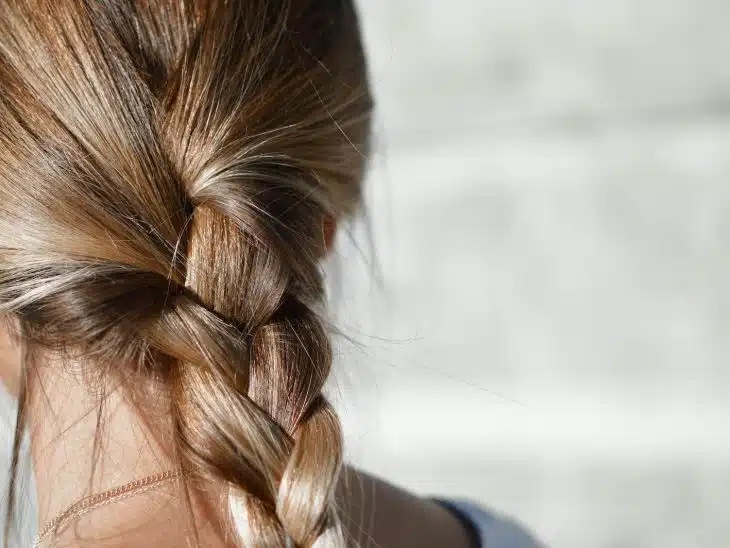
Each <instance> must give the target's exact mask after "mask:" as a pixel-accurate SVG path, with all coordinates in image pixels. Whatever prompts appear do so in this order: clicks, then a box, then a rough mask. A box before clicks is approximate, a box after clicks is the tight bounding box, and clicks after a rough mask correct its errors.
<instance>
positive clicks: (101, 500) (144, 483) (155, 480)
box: [33, 470, 185, 548]
mask: <svg viewBox="0 0 730 548" xmlns="http://www.w3.org/2000/svg"><path fill="white" fill-rule="evenodd" d="M184 475H185V471H184V470H168V471H167V472H161V473H159V474H154V475H152V476H148V477H146V478H142V479H138V480H135V481H132V482H130V483H127V484H126V485H120V486H119V487H114V488H112V489H109V490H108V491H104V492H103V493H99V494H96V495H90V496H88V497H85V498H83V499H81V500H79V501H78V502H75V503H73V504H72V505H71V506H69V507H68V508H66V509H65V510H64V511H63V512H61V513H60V514H58V515H57V516H56V517H55V518H53V519H52V520H51V521H49V522H48V523H46V525H44V526H43V528H42V529H41V530H40V531H39V532H38V535H36V538H35V541H34V542H33V548H39V547H40V545H41V541H42V540H43V539H44V538H45V537H46V536H47V535H48V534H49V533H50V532H51V531H54V532H58V530H59V528H60V527H61V525H63V524H64V523H65V522H67V521H68V520H70V519H73V518H78V517H80V516H83V515H84V514H87V513H88V512H91V511H92V510H94V509H96V508H99V507H100V506H104V505H106V504H110V503H112V502H116V501H119V500H123V499H126V498H129V497H132V496H134V495H139V494H141V493H143V492H146V491H150V490H152V489H155V488H157V487H160V486H162V485H165V484H167V483H170V482H173V481H175V480H176V479H177V478H180V477H182V476H184Z"/></svg>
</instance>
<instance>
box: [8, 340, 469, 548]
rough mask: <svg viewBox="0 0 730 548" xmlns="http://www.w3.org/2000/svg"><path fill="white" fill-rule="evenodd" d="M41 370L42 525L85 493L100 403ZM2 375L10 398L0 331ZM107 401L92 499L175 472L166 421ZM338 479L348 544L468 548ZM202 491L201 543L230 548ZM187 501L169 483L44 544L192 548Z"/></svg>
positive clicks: (418, 514) (399, 498)
mask: <svg viewBox="0 0 730 548" xmlns="http://www.w3.org/2000/svg"><path fill="white" fill-rule="evenodd" d="M40 371H41V373H39V374H38V376H37V377H36V378H34V379H32V382H34V383H38V385H39V386H42V387H43V389H42V390H38V391H37V392H36V395H35V397H34V398H32V400H31V402H30V425H31V445H32V457H33V464H34V471H35V475H36V488H37V500H38V512H39V515H38V519H39V525H40V526H43V524H45V523H46V522H47V521H48V520H50V519H51V518H53V517H54V516H56V515H57V514H58V513H60V512H61V511H62V510H64V509H65V508H66V507H68V506H69V505H70V504H72V503H73V502H75V501H76V500H78V499H79V498H81V497H83V496H85V495H87V494H88V490H87V487H88V481H89V478H90V477H91V473H92V466H91V463H92V447H93V439H94V433H95V431H96V428H97V412H96V409H97V402H98V399H97V396H96V395H93V394H89V391H88V389H87V387H86V386H85V385H84V383H83V381H82V380H81V376H80V375H78V374H75V373H74V372H73V371H68V368H67V367H66V368H64V367H61V364H54V363H47V364H46V367H43V368H41V369H40ZM0 375H1V376H2V379H3V382H4V383H5V385H6V388H7V389H8V390H9V391H11V392H14V391H15V390H17V386H18V378H19V376H20V360H19V358H18V352H17V349H16V348H15V347H14V346H13V344H12V342H11V341H10V339H9V338H8V336H7V333H5V332H4V330H3V331H2V332H0ZM105 402H106V403H105V411H104V424H103V431H104V432H105V436H104V438H103V439H102V440H101V454H102V455H103V458H102V459H101V461H100V462H99V465H98V466H97V469H96V472H95V474H94V482H93V487H92V492H93V493H99V492H102V491H104V490H107V489H109V488H112V487H115V486H118V485H123V484H125V483H128V482H131V481H134V480H136V479H139V478H142V477H145V476H148V475H152V474H155V473H157V472H160V471H164V470H168V469H171V468H174V467H173V465H172V464H171V460H170V459H169V456H168V451H167V450H166V448H165V439H166V434H165V432H166V428H167V426H166V425H165V424H164V423H157V424H155V425H153V427H154V428H155V429H156V432H157V435H156V436H152V435H150V429H149V428H148V426H147V425H145V424H143V423H142V421H141V420H140V418H139V415H138V414H137V412H136V411H135V409H134V408H133V406H132V405H130V403H129V402H127V401H126V400H125V398H124V397H122V395H121V393H120V392H119V391H117V392H112V393H110V394H109V395H108V396H107V397H106V400H105ZM159 416H164V413H160V414H159ZM156 440H160V441H159V442H158V441H156ZM343 477H344V481H343V482H342V489H341V493H340V497H341V499H342V500H344V501H345V507H346V508H347V509H348V510H347V511H348V514H347V515H344V516H343V522H344V524H345V527H346V530H347V533H348V536H349V537H351V538H352V539H354V541H356V542H352V545H353V546H355V545H357V546H362V547H369V546H373V547H374V546H379V547H383V548H388V547H393V548H411V547H412V548H431V547H434V548H435V547H453V548H462V547H463V548H467V546H468V537H467V534H466V532H465V531H464V529H463V527H462V526H461V524H460V523H459V522H458V521H457V520H456V519H455V518H454V517H453V516H452V515H451V514H450V513H449V512H448V511H446V510H444V509H443V508H441V507H440V506H438V505H437V504H435V503H433V502H431V501H429V500H427V499H423V498H420V497H417V496H415V495H413V494H410V493H408V492H406V491H403V490H401V489H398V488H396V487H394V486H392V485H390V484H388V483H387V482H384V481H382V480H379V479H376V478H374V477H371V476H369V475H367V474H365V473H363V472H360V471H357V470H355V469H353V468H346V470H345V473H344V474H343ZM206 489H207V492H208V493H209V494H208V495H206V496H205V497H202V496H200V497H194V500H193V501H192V502H193V516H194V519H195V523H196V525H197V529H198V533H199V541H200V546H205V547H207V548H231V547H233V546H234V545H233V544H232V543H231V542H230V541H228V542H227V541H226V539H225V534H224V532H223V531H224V527H223V525H222V522H221V518H222V515H221V512H220V510H216V509H215V508H218V509H220V508H224V505H223V504H216V502H215V501H216V500H222V499H221V498H216V497H222V490H221V489H220V488H217V487H216V486H211V485H207V486H206ZM210 493H214V494H213V495H210ZM216 493H217V495H216ZM184 501H185V499H184V497H183V495H182V494H181V492H180V490H179V484H176V483H172V484H168V485H167V486H165V487H163V488H161V489H157V490H153V491H149V492H147V493H143V494H140V495H137V496H135V497H132V498H129V499H127V500H124V501H120V502H115V503H113V504H110V505H108V506H105V507H102V508H99V509H97V510H94V511H93V512H91V513H90V514H87V515H86V516H85V517H82V518H81V519H80V520H78V522H77V523H76V526H75V528H70V529H68V530H67V531H66V532H65V533H64V534H62V535H61V536H60V537H59V538H57V539H55V540H54V541H53V542H52V543H47V544H44V545H43V546H45V547H49V546H52V547H53V548H60V547H68V548H81V547H91V546H93V547H95V548H96V547H103V548H133V547H134V548H137V547H139V546H155V547H156V548H179V547H181V546H195V543H194V542H193V538H194V537H193V536H192V533H191V531H192V529H191V528H190V524H191V521H190V519H189V514H188V513H187V510H186V506H185V502H184Z"/></svg>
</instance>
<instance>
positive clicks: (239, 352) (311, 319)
mask: <svg viewBox="0 0 730 548" xmlns="http://www.w3.org/2000/svg"><path fill="white" fill-rule="evenodd" d="M300 199H301V198H300ZM188 238H189V239H188V260H187V277H186V282H185V283H186V290H187V291H188V292H189V293H190V294H192V295H195V296H196V297H197V300H193V299H191V298H190V297H187V296H185V295H179V296H177V297H176V298H175V300H174V302H172V303H170V304H171V305H170V306H169V307H168V308H167V309H166V311H165V313H164V314H163V315H162V316H161V317H160V319H159V321H157V322H156V323H155V324H154V325H153V326H152V330H153V336H152V340H154V344H155V346H156V347H157V348H158V349H160V350H162V351H163V352H165V353H166V354H168V355H171V356H173V357H175V358H176V359H178V360H179V367H178V372H177V375H176V376H175V382H174V397H173V398H172V402H173V416H174V419H175V421H176V425H177V432H178V435H179V441H180V444H181V447H182V448H183V451H182V454H183V456H184V458H185V459H186V460H188V461H189V463H186V465H187V467H189V468H191V469H193V470H197V471H198V472H199V473H201V474H203V475H205V476H209V477H212V478H216V479H223V480H225V481H226V482H228V483H229V484H230V485H231V486H232V491H231V503H232V508H242V509H244V510H245V520H244V519H241V517H238V523H241V522H243V523H245V525H246V527H245V529H244V528H242V527H239V532H242V533H243V535H244V541H245V543H246V545H247V546H248V545H251V546H254V545H255V546H283V545H284V539H286V538H291V539H292V541H293V542H294V543H295V544H296V545H297V546H311V545H313V544H314V543H315V541H316V540H317V539H318V538H319V537H320V536H321V535H322V534H323V533H324V532H325V530H327V529H328V528H331V527H332V526H333V525H334V523H333V521H332V519H331V518H332V517H333V507H332V505H333V491H334V486H335V484H336V480H337V477H338V475H339V470H340V465H341V458H342V445H341V440H340V425H339V422H338V420H337V418H336V416H335V414H334V412H333V410H332V408H331V407H330V405H329V404H328V403H327V402H326V400H325V399H324V398H323V397H322V395H321V390H322V386H323V384H324V382H325V380H326V378H327V375H328V373H329V369H330V364H331V353H330V349H329V344H328V340H327V337H326V334H325V331H324V328H323V326H322V323H321V322H320V320H319V319H318V318H317V316H316V314H314V313H313V312H312V311H311V310H310V308H309V307H308V306H307V305H305V304H304V303H303V302H302V301H301V300H299V298H298V296H297V295H296V294H293V293H291V292H292V290H293V283H292V281H291V279H290V277H289V276H287V275H286V272H287V269H286V268H285V266H284V265H282V264H281V263H280V262H279V261H278V260H277V257H276V254H275V253H274V252H273V250H272V249H270V248H265V247H262V245H261V244H260V243H259V242H254V241H253V240H252V239H251V238H248V237H246V235H245V233H244V232H243V231H241V230H240V229H239V228H238V227H237V226H236V225H235V224H233V223H231V222H230V220H229V219H228V218H227V217H226V216H225V215H222V214H220V213H218V212H216V211H213V210H211V209H209V208H207V207H205V206H199V207H197V208H196V209H195V212H194V213H193V218H192V221H191V224H190V228H189V235H188ZM234 258H242V259H243V261H242V263H241V262H238V261H235V260H232V259H234ZM312 266H313V267H315V268H316V265H314V264H313V265H312ZM315 272H316V270H315ZM313 276H314V273H313ZM310 282H311V281H310ZM328 536H329V538H332V537H333V533H329V535H328ZM338 540H341V539H338ZM340 544H341V542H340V543H339V544H337V545H340Z"/></svg>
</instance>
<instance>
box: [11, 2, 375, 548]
mask: <svg viewBox="0 0 730 548" xmlns="http://www.w3.org/2000/svg"><path fill="white" fill-rule="evenodd" d="M371 111H372V99H371V96H370V91H369V86H368V81H367V74H366V66H365V59H364V54H363V51H362V44H361V41H360V34H359V30H358V22H357V17H356V14H355V11H354V8H353V6H352V3H351V0H299V1H297V2H291V1H287V0H240V1H234V0H158V1H156V2H147V1H141V0H124V1H120V0H96V1H94V2H90V1H86V0H0V312H2V313H5V314H7V315H9V316H10V317H12V318H14V319H17V321H18V322H19V329H20V333H21V335H22V340H23V344H24V346H25V347H26V349H27V351H28V352H29V354H30V355H33V354H34V352H35V351H36V350H42V351H43V352H52V353H58V354H59V355H63V356H72V357H75V358H78V359H82V360H83V361H84V363H88V364H89V369H90V371H92V372H93V373H94V375H97V376H99V378H105V379H107V378H109V379H115V380H117V381H119V382H120V383H122V384H123V387H124V389H125V390H127V391H129V392H130V393H134V392H135V391H140V390H141V389H140V386H142V385H143V384H144V383H145V381H146V380H148V379H152V378H154V379H158V380H160V386H161V387H162V389H163V390H164V391H165V393H166V394H167V395H168V396H169V401H170V412H171V416H172V420H173V423H174V445H173V450H174V452H175V457H176V458H177V459H178V460H179V462H180V464H181V465H182V466H183V467H184V468H186V470H188V471H189V472H190V473H191V474H192V476H193V477H194V478H197V479H200V480H204V481H205V480H215V481H218V482H223V484H224V485H228V486H230V494H229V502H230V509H231V517H232V529H234V530H235V531H237V533H238V535H239V538H240V541H241V544H242V545H245V546H285V545H287V543H288V542H292V543H293V544H294V545H295V546H298V547H308V546H314V545H316V546H322V547H324V546H340V545H342V544H343V542H344V541H343V537H342V532H341V528H340V526H339V522H338V520H337V516H336V511H335V505H334V489H335V486H336V484H337V481H338V477H339V473H340V468H341V463H342V439H341V429H340V423H339V421H338V419H337V416H336V414H335V413H334V411H333V409H332V407H331V406H330V404H329V403H328V402H327V401H326V399H325V398H324V396H323V395H322V388H323V385H324V383H325V380H326V379H327V377H328V374H329V371H330V367H331V363H332V354H331V349H330V346H329V341H328V337H327V333H326V331H325V328H324V324H323V321H322V320H321V318H320V312H321V304H322V301H323V283H322V276H321V268H320V264H319V260H320V258H321V256H322V251H323V249H322V248H323V239H322V223H323V220H324V219H325V218H326V217H328V216H329V217H333V218H340V217H342V216H343V215H349V214H351V213H353V212H354V211H355V210H356V209H357V206H358V203H359V201H360V182H361V180H362V177H363V172H364V169H365V167H366V159H367V156H368V149H369V143H368V141H369V134H370V116H371ZM26 365H27V366H30V365H31V362H30V361H29V362H28V363H27V364H26ZM26 384H27V383H24V384H23V386H22V387H21V393H20V407H19V414H18V419H19V420H18V426H17V431H16V439H15V444H14V448H13V458H12V469H11V478H15V474H16V468H17V464H18V452H19V449H20V434H21V432H22V429H23V427H24V425H25V416H26V406H27V401H28V394H29V391H32V390H33V388H34V387H33V386H32V385H28V386H26ZM101 404H102V403H101V402H100V405H101ZM141 412H144V409H143V408H142V409H141ZM13 486H14V479H11V485H10V493H9V495H10V496H9V505H8V512H7V516H6V521H7V522H8V525H9V522H10V520H11V516H12V513H13V507H14V504H15V493H14V488H13ZM188 496H189V493H188ZM8 529H9V527H6V539H5V542H6V544H7V542H8V540H7V531H8Z"/></svg>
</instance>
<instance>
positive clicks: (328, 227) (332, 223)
mask: <svg viewBox="0 0 730 548" xmlns="http://www.w3.org/2000/svg"><path fill="white" fill-rule="evenodd" d="M336 234H337V221H336V220H335V218H334V217H332V216H331V215H325V216H324V219H322V237H323V241H324V255H325V256H326V255H329V252H330V251H331V250H332V247H333V246H334V245H335V235H336Z"/></svg>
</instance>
